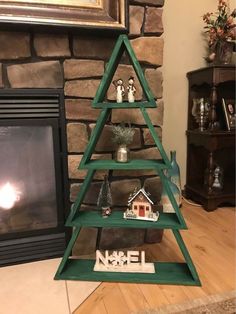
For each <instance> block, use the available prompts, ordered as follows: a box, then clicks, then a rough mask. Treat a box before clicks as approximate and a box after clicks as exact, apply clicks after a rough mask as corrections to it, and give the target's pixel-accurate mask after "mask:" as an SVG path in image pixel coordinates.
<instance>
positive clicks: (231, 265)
mask: <svg viewBox="0 0 236 314" xmlns="http://www.w3.org/2000/svg"><path fill="white" fill-rule="evenodd" d="M182 213H183V215H184V218H185V220H186V223H187V226H188V228H189V229H188V230H184V231H181V234H182V236H183V239H184V241H185V244H186V246H187V248H188V250H189V253H190V255H191V257H192V259H193V262H194V264H195V266H196V269H197V271H198V274H199V277H200V280H201V282H202V287H185V286H167V285H150V284H127V283H102V284H101V285H100V286H99V287H98V288H97V289H96V290H95V291H94V292H93V294H92V295H91V296H90V297H89V298H88V299H87V300H86V301H85V302H84V303H83V304H82V305H81V306H80V307H79V308H78V309H77V310H76V311H75V312H74V314H88V313H89V314H121V313H122V314H128V313H134V312H138V311H141V310H148V309H154V308H155V309H158V308H159V307H162V306H164V305H169V304H177V303H183V302H187V301H190V300H193V299H196V298H202V297H204V296H208V295H214V294H219V293H223V292H229V291H232V290H234V289H235V285H236V277H235V270H236V264H235V263H236V259H235V257H236V256H235V210H234V208H232V207H231V208H228V207H227V208H219V209H217V210H216V211H214V212H206V211H204V210H203V209H202V208H201V207H195V206H190V205H188V204H187V203H185V204H184V206H183V207H182ZM145 250H146V254H147V256H149V257H150V258H153V259H157V260H166V261H168V260H169V261H181V260H183V259H182V256H181V253H180V252H179V249H178V247H177V246H176V244H175V241H174V239H173V236H172V234H171V231H169V230H165V232H164V238H163V241H162V243H161V244H154V245H148V246H146V249H145Z"/></svg>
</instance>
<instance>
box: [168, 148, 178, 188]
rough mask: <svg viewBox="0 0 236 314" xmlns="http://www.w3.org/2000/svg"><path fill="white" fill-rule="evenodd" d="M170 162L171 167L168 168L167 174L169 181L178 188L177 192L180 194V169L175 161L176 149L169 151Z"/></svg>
mask: <svg viewBox="0 0 236 314" xmlns="http://www.w3.org/2000/svg"><path fill="white" fill-rule="evenodd" d="M170 163H171V166H172V168H171V169H168V174H169V176H170V179H171V182H173V183H174V184H175V185H176V186H177V188H178V189H179V192H180V194H181V184H180V169H179V165H178V163H177V161H176V151H175V150H174V151H171V152H170Z"/></svg>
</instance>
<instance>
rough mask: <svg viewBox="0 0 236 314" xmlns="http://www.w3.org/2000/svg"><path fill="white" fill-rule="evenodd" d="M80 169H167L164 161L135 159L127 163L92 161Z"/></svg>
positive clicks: (103, 160)
mask: <svg viewBox="0 0 236 314" xmlns="http://www.w3.org/2000/svg"><path fill="white" fill-rule="evenodd" d="M79 168H80V169H96V170H101V169H120V170H134V169H135V170H137V169H140V170H142V169H167V166H166V165H165V164H164V163H163V161H162V160H158V159H156V160H154V159H133V160H130V161H129V162H126V163H121V162H117V161H115V160H105V159H102V160H90V161H89V162H87V163H86V164H83V165H81V164H80V167H79Z"/></svg>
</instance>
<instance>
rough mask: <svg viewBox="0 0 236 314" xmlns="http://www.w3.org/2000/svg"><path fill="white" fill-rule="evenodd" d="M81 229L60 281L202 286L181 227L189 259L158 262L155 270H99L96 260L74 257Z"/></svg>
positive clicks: (177, 235)
mask: <svg viewBox="0 0 236 314" xmlns="http://www.w3.org/2000/svg"><path fill="white" fill-rule="evenodd" d="M80 230H81V229H80V228H75V229H74V232H73V235H72V237H71V240H70V242H69V244H68V246H67V248H66V251H65V254H64V256H63V259H62V261H61V263H60V265H59V268H58V270H57V273H56V275H55V278H54V279H56V280H59V279H61V280H84V281H104V278H105V281H112V282H143V283H159V284H183V285H190V286H192V285H198V286H200V285H201V283H200V280H199V277H198V274H197V272H196V269H195V267H194V265H193V262H192V260H191V257H190V255H189V253H188V251H187V248H186V246H185V244H184V242H183V239H182V237H181V235H180V233H179V231H178V230H172V232H173V235H174V237H175V241H176V242H177V245H178V247H179V248H180V250H181V252H182V255H183V258H184V261H185V262H155V263H154V265H155V273H153V274H146V273H128V272H125V273H124V272H122V273H120V272H96V271H94V270H93V268H94V264H95V260H94V259H77V258H76V259H75V258H73V257H70V255H71V252H72V249H73V247H74V244H75V242H76V240H77V238H78V237H79V233H80Z"/></svg>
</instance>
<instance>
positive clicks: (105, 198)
mask: <svg viewBox="0 0 236 314" xmlns="http://www.w3.org/2000/svg"><path fill="white" fill-rule="evenodd" d="M97 206H98V208H99V209H102V217H103V218H107V217H108V216H110V214H111V206H112V196H111V188H110V184H109V181H108V177H107V176H105V177H104V181H103V183H102V186H101V189H100V192H99V195H98V200H97Z"/></svg>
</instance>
